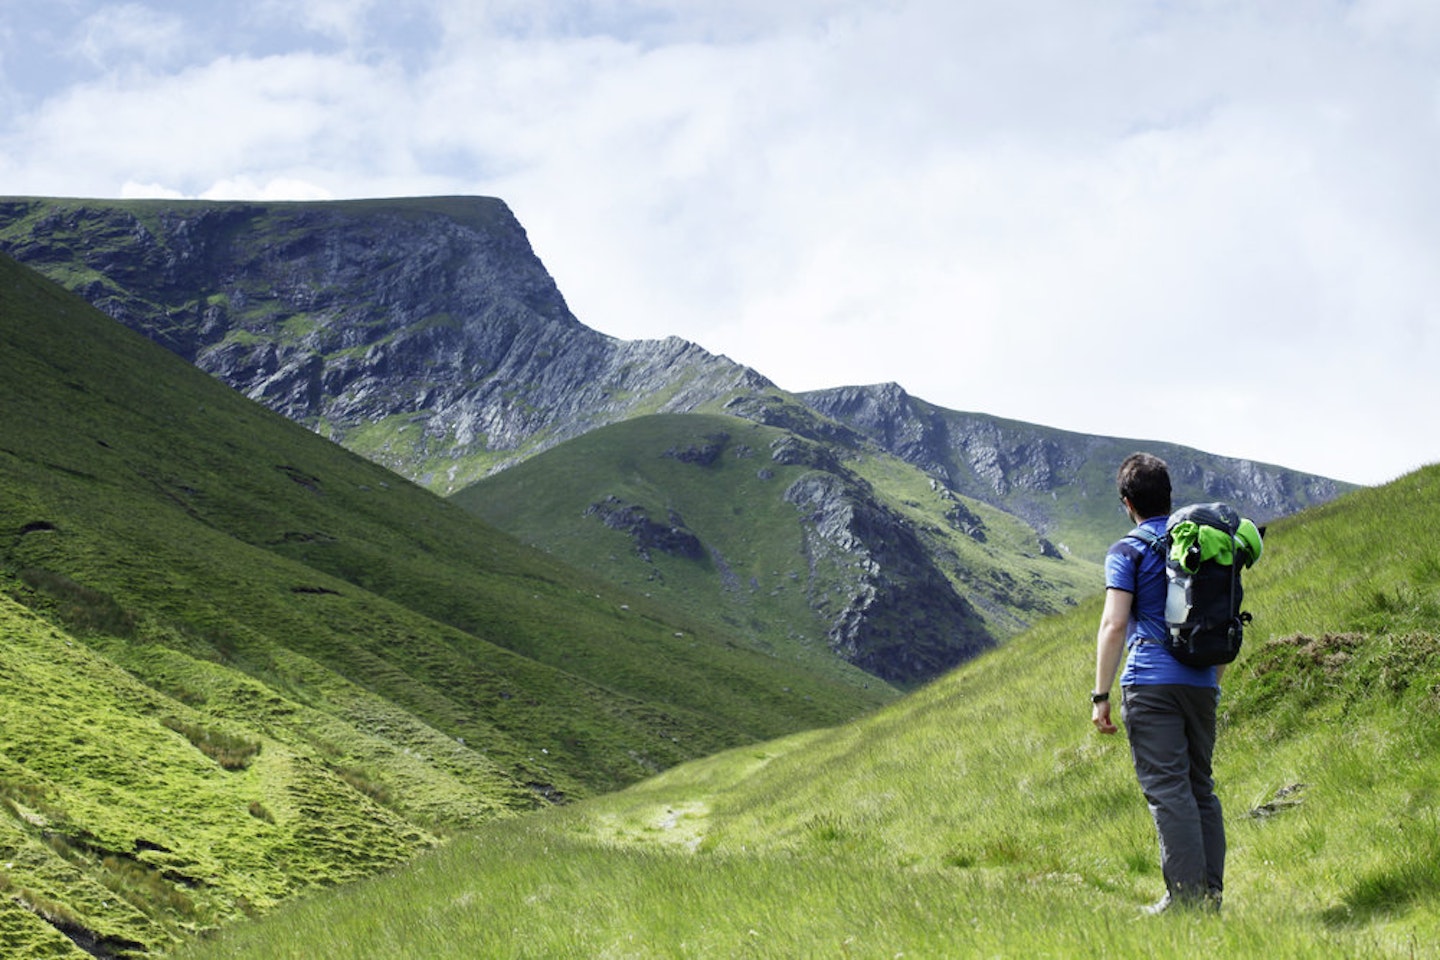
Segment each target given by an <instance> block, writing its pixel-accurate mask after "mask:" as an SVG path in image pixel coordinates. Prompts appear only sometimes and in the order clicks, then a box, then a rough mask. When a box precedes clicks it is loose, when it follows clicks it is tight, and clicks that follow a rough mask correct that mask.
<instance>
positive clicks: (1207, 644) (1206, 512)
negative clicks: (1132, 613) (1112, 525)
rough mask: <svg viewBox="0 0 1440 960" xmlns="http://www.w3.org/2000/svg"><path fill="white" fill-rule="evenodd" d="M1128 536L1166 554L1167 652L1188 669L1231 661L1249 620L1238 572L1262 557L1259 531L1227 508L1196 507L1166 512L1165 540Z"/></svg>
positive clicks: (1143, 533)
mask: <svg viewBox="0 0 1440 960" xmlns="http://www.w3.org/2000/svg"><path fill="white" fill-rule="evenodd" d="M1132 535H1133V536H1135V537H1137V538H1138V539H1140V540H1141V541H1142V542H1144V543H1147V544H1149V545H1150V546H1151V547H1155V548H1158V549H1160V550H1161V551H1162V552H1163V553H1164V556H1165V581H1166V584H1165V627H1166V629H1165V639H1164V641H1163V643H1164V645H1165V649H1166V650H1168V651H1169V652H1170V655H1171V656H1173V657H1174V658H1175V659H1176V660H1179V661H1180V662H1181V663H1184V664H1187V665H1189V666H1192V667H1210V666H1215V665H1217V664H1222V663H1230V662H1232V661H1233V660H1234V659H1235V658H1236V657H1237V656H1239V654H1240V644H1241V643H1242V642H1243V641H1244V638H1245V624H1247V623H1249V622H1250V619H1251V618H1250V614H1248V613H1246V612H1244V611H1242V610H1241V609H1240V605H1241V603H1243V602H1244V599H1245V590H1244V587H1243V586H1242V585H1241V582H1240V571H1241V570H1242V569H1243V568H1246V567H1249V566H1251V565H1252V564H1254V563H1255V561H1256V560H1258V559H1260V551H1261V549H1262V548H1263V542H1262V539H1261V535H1262V531H1261V530H1260V529H1259V528H1257V527H1256V526H1255V524H1253V523H1251V522H1250V521H1249V520H1246V519H1244V518H1242V517H1241V516H1240V514H1238V513H1236V512H1235V509H1234V508H1233V507H1231V506H1230V505H1229V504H1225V503H1197V504H1191V505H1190V506H1188V507H1183V508H1182V509H1180V510H1177V511H1175V512H1174V513H1172V514H1170V518H1169V520H1168V521H1166V523H1165V536H1164V537H1163V538H1160V537H1156V536H1155V535H1154V534H1151V533H1149V532H1148V531H1144V530H1140V529H1139V528H1137V529H1136V530H1135V531H1134V532H1133V534H1132Z"/></svg>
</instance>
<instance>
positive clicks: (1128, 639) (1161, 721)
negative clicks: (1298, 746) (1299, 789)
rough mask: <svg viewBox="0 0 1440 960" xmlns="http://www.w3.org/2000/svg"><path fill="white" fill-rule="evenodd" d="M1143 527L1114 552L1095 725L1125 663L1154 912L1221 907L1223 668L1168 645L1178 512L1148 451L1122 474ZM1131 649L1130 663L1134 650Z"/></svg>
mask: <svg viewBox="0 0 1440 960" xmlns="http://www.w3.org/2000/svg"><path fill="white" fill-rule="evenodd" d="M1116 482H1117V484H1118V486H1119V488H1120V499H1121V502H1122V503H1124V505H1125V510H1126V512H1127V513H1128V514H1129V516H1130V519H1131V521H1132V522H1134V523H1135V524H1136V528H1135V530H1133V531H1131V532H1130V533H1129V534H1127V535H1126V536H1124V537H1123V538H1121V539H1120V540H1119V541H1117V542H1116V543H1115V544H1114V545H1113V546H1112V547H1111V548H1110V551H1109V553H1107V554H1106V556H1105V609H1104V612H1103V613H1102V614H1101V615H1100V629H1099V631H1098V633H1097V635H1096V642H1095V646H1096V653H1095V688H1094V692H1093V693H1092V694H1091V697H1090V699H1091V702H1092V703H1093V704H1094V709H1093V711H1092V715H1091V720H1092V722H1093V723H1094V724H1095V727H1096V728H1097V729H1098V730H1099V731H1100V732H1101V733H1103V734H1113V733H1115V732H1116V731H1117V730H1118V729H1119V727H1117V726H1116V724H1115V722H1114V720H1113V719H1112V718H1111V711H1110V688H1111V686H1112V685H1113V684H1114V682H1115V674H1116V672H1117V671H1118V670H1119V667H1120V662H1121V660H1122V659H1125V672H1124V674H1123V675H1122V676H1121V677H1120V690H1121V694H1122V698H1123V709H1124V713H1123V717H1124V720H1125V727H1126V735H1127V736H1128V737H1129V740H1130V755H1131V758H1132V759H1133V760H1134V763H1135V775H1136V777H1137V778H1138V779H1139V781H1140V789H1141V790H1142V792H1143V793H1144V794H1145V801H1146V803H1148V804H1149V806H1150V814H1151V816H1152V817H1153V818H1154V820H1155V829H1156V832H1157V833H1158V834H1159V839H1160V866H1161V871H1162V873H1163V874H1164V876H1165V891H1166V892H1165V896H1164V897H1163V898H1162V899H1161V900H1160V901H1159V902H1158V903H1156V904H1154V905H1153V906H1150V907H1147V908H1146V912H1148V913H1160V912H1162V911H1164V910H1167V909H1169V908H1171V907H1172V906H1203V907H1209V908H1212V909H1218V908H1219V906H1220V900H1221V895H1222V892H1223V890H1224V887H1225V823H1224V821H1223V819H1222V816H1221V810H1220V800H1219V799H1218V798H1217V797H1216V796H1215V792H1214V781H1213V779H1212V777H1211V771H1210V759H1211V756H1212V755H1213V754H1214V751H1215V711H1216V706H1217V704H1218V701H1219V697H1220V675H1221V674H1222V673H1223V672H1224V667H1190V666H1186V665H1185V664H1182V663H1180V662H1179V661H1178V660H1176V659H1175V658H1174V657H1172V656H1171V655H1170V654H1169V652H1168V651H1167V650H1166V649H1165V647H1164V645H1163V644H1162V643H1161V642H1160V641H1161V640H1162V639H1163V637H1164V636H1165V631H1166V626H1165V591H1166V581H1165V557H1164V553H1163V550H1162V549H1160V548H1159V547H1158V545H1156V542H1157V539H1158V538H1161V537H1163V536H1164V535H1165V521H1166V519H1167V518H1168V516H1169V514H1170V473H1169V470H1168V469H1167V467H1166V466H1165V462H1164V461H1163V460H1161V459H1159V458H1158V457H1153V456H1150V455H1149V454H1145V453H1136V454H1132V455H1131V456H1129V457H1126V458H1125V461H1124V463H1122V464H1121V465H1120V471H1119V473H1118V474H1117V476H1116ZM1127 652H1128V658H1127V657H1126V654H1127Z"/></svg>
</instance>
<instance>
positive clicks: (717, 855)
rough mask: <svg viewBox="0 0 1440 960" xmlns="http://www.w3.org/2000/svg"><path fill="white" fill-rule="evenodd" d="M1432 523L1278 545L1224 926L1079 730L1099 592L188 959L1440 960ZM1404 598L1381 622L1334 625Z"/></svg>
mask: <svg viewBox="0 0 1440 960" xmlns="http://www.w3.org/2000/svg"><path fill="white" fill-rule="evenodd" d="M1437 504H1440V468H1432V469H1430V470H1426V471H1422V472H1420V473H1419V474H1416V475H1413V476H1411V477H1407V478H1402V480H1400V481H1397V482H1396V483H1395V484H1392V485H1391V486H1389V487H1386V488H1383V489H1381V490H1378V491H1365V492H1362V493H1358V494H1352V495H1350V496H1347V497H1345V498H1343V499H1342V500H1341V501H1338V502H1337V503H1336V504H1334V505H1332V506H1330V507H1326V508H1323V509H1320V510H1315V511H1311V512H1310V513H1307V514H1304V515H1301V516H1299V517H1297V518H1295V519H1294V520H1291V521H1287V522H1286V523H1284V524H1277V525H1276V527H1275V528H1273V529H1272V530H1271V532H1270V537H1269V539H1268V540H1267V544H1266V555H1265V558H1264V559H1263V560H1262V562H1261V563H1260V565H1258V566H1257V567H1256V568H1255V569H1254V570H1253V571H1251V573H1250V575H1249V577H1248V578H1247V588H1248V593H1249V598H1250V606H1251V609H1252V610H1253V611H1254V612H1255V615H1256V621H1255V623H1254V624H1253V625H1252V627H1251V631H1250V633H1249V635H1248V638H1247V641H1246V649H1245V650H1244V652H1243V653H1242V655H1241V659H1240V660H1239V661H1238V662H1237V663H1236V664H1235V665H1234V666H1233V667H1231V668H1230V670H1229V671H1228V672H1227V675H1226V678H1225V689H1224V695H1223V699H1222V703H1221V707H1222V719H1221V724H1222V730H1221V740H1220V745H1219V749H1218V751H1217V754H1216V774H1217V784H1218V792H1219V795H1220V797H1221V799H1222V801H1223V802H1224V804H1225V807H1226V820H1227V828H1228V833H1229V848H1230V854H1229V859H1228V870H1227V885H1226V900H1225V909H1224V912H1223V913H1222V914H1221V915H1219V916H1209V915H1201V916H1187V915H1185V914H1171V915H1166V916H1163V917H1159V918H1142V917H1141V916H1140V915H1139V912H1138V909H1139V907H1140V906H1141V905H1143V904H1145V903H1148V902H1150V901H1152V900H1154V899H1155V898H1157V897H1158V896H1159V894H1160V892H1161V891H1162V889H1163V882H1162V880H1161V877H1160V876H1159V868H1158V853H1157V851H1156V841H1155V836H1154V829H1153V826H1152V825H1151V823H1150V819H1149V815H1148V813H1147V811H1146V808H1145V804H1144V801H1143V798H1142V797H1141V796H1140V792H1139V788H1138V786H1137V785H1136V783H1135V780H1134V773H1133V771H1132V770H1131V768H1130V761H1129V757H1128V754H1127V750H1126V745H1125V741H1124V738H1123V736H1122V737H1116V738H1107V737H1102V736H1100V735H1098V734H1097V733H1096V732H1095V731H1094V730H1093V728H1092V727H1091V725H1090V722H1089V715H1090V711H1089V703H1088V698H1087V695H1086V694H1087V691H1088V689H1089V685H1090V682H1091V678H1092V676H1093V658H1094V631H1095V625H1096V623H1097V621H1098V617H1099V612H1100V602H1099V600H1098V599H1090V600H1086V601H1084V602H1083V603H1082V604H1081V605H1080V606H1079V607H1078V608H1077V609H1076V610H1074V611H1072V612H1070V613H1066V614H1063V615H1060V616H1056V617H1052V618H1048V619H1046V620H1045V621H1043V622H1042V623H1040V624H1039V625H1037V626H1036V627H1035V628H1033V629H1031V630H1030V631H1028V632H1026V633H1024V634H1022V635H1020V636H1018V637H1016V638H1015V639H1014V640H1012V641H1011V642H1009V643H1008V644H1006V645H1004V646H1003V647H1001V648H1000V649H998V650H996V651H994V652H992V653H989V654H986V655H984V656H982V657H980V658H979V659H977V660H976V661H974V662H972V663H970V664H967V665H965V666H963V667H961V668H959V669H957V670H956V671H954V672H953V673H951V674H950V675H948V676H947V677H945V678H943V679H941V680H939V681H937V682H935V683H933V684H931V685H929V686H927V687H925V688H923V689H922V690H920V691H918V692H916V693H914V694H911V695H910V696H908V697H906V698H905V699H904V700H901V701H900V702H898V703H896V704H894V705H892V706H890V707H887V708H885V709H884V710H882V711H880V712H877V713H875V714H873V715H870V716H868V717H866V718H864V719H862V720H859V721H856V722H854V723H851V724H847V725H844V726H840V727H835V728H832V729H828V730H820V731H812V732H808V733H803V734H797V735H795V736H791V737H788V738H785V739H782V740H776V741H771V742H768V743H765V744H758V745H753V746H747V747H742V748H737V749H734V750H730V751H727V752H724V753H721V754H717V755H715V756H712V757H709V758H706V759H703V760H699V761H695V762H692V763H687V764H685V765H682V766H680V767H677V768H675V769H674V770H670V771H667V772H666V773H664V774H662V775H660V776H658V777H655V778H652V779H651V780H648V781H645V782H643V783H640V784H637V785H635V786H633V787H630V788H628V789H626V790H625V791H622V792H619V793H616V794H612V795H609V796H605V797H599V798H595V799H593V800H590V801H587V802H585V803H584V804H580V805H577V806H575V807H572V808H569V809H567V810H563V811H552V812H547V813H545V814H543V815H537V816H532V817H527V818H525V819H523V820H521V821H516V822H514V823H509V824H505V825H503V827H501V826H495V827H485V828H483V829H482V830H481V831H480V832H479V833H478V834H477V835H476V836H475V837H474V838H473V839H466V840H465V841H463V842H462V843H460V844H457V845H455V846H453V847H450V848H447V849H445V850H441V851H437V852H436V853H435V854H433V855H427V856H426V857H425V858H424V859H423V860H422V861H421V862H419V863H418V864H417V866H416V868H415V869H414V870H411V871H406V872H404V873H403V874H401V875H398V876H396V877H394V878H386V879H382V880H378V881H373V882H367V883H365V884H362V885H358V886H356V887H353V888H349V889H347V890H345V891H343V892H341V894H340V895H339V896H338V897H336V898H334V899H331V900H327V901H314V902H310V903H307V904H302V905H296V906H294V907H292V908H290V909H287V910H286V911H285V912H284V915H283V917H276V918H272V920H271V921H270V922H267V923H263V924H259V925H253V926H252V925H246V926H244V927H237V928H234V929H233V930H231V931H229V932H228V933H227V934H226V935H224V936H222V937H221V938H220V939H219V940H218V941H217V942H216V943H214V944H212V945H205V946H201V945H195V946H194V947H192V948H190V949H189V950H188V951H187V952H186V953H185V954H184V955H185V956H193V957H211V956H226V957H250V956H255V957H259V956H300V955H302V953H303V951H304V950H306V949H312V948H314V947H316V946H317V945H319V944H321V943H327V944H329V943H335V942H340V943H345V944H348V945H351V946H347V947H345V948H344V949H345V950H349V951H351V952H349V953H342V955H344V956H356V957H358V956H363V955H365V954H366V953H367V952H372V953H373V952H377V951H378V952H382V953H383V952H385V951H386V950H393V949H401V950H402V952H406V953H407V955H411V956H417V957H431V956H433V957H440V956H444V955H446V954H447V953H449V952H463V951H464V950H466V949H470V948H471V947H472V945H475V944H478V945H481V946H480V947H478V948H476V949H478V950H479V952H481V953H493V954H498V955H515V956H542V955H556V956H600V955H606V954H623V955H627V956H640V957H675V956H679V957H684V956H694V957H706V956H831V955H834V956H859V957H875V958H881V957H895V956H897V955H904V956H969V955H982V956H991V955H999V956H1020V955H1024V956H1077V955H1084V954H1090V953H1098V954H1103V955H1117V956H1119V955H1137V956H1139V955H1143V956H1154V957H1192V956H1195V955H1196V954H1197V952H1199V953H1204V954H1206V955H1210V956H1223V957H1254V956H1285V957H1316V958H1319V957H1332V956H1347V957H1435V956H1440V949H1437V947H1436V944H1437V943H1440V856H1437V854H1440V656H1437V650H1440V638H1437V636H1436V633H1435V631H1434V630H1433V629H1431V630H1419V629H1413V624H1412V622H1411V620H1412V617H1413V611H1417V610H1421V611H1423V610H1424V609H1425V608H1426V604H1427V603H1429V602H1430V601H1431V600H1432V599H1433V598H1434V597H1435V596H1436V592H1437V590H1440V580H1437V578H1435V576H1434V573H1433V571H1435V570H1436V569H1437V566H1436V560H1437V559H1440V546H1437V545H1436V544H1435V543H1433V542H1432V541H1431V540H1430V539H1428V538H1427V537H1426V536H1425V535H1424V533H1423V531H1424V530H1426V529H1427V528H1428V526H1429V524H1427V523H1426V522H1425V521H1426V520H1427V519H1428V518H1429V517H1430V516H1433V515H1434V514H1435V512H1436V505H1437ZM1402 512H1403V513H1404V514H1405V516H1406V518H1407V521H1408V522H1407V523H1405V524H1397V523H1391V522H1388V520H1387V518H1393V517H1394V516H1396V515H1397V513H1402ZM1119 532H1123V530H1122V531H1119ZM1379 541H1383V542H1384V543H1385V544H1386V545H1387V547H1388V550H1387V552H1386V553H1384V554H1381V553H1365V552H1354V551H1352V550H1350V549H1349V548H1354V547H1356V546H1357V545H1359V544H1363V543H1369V542H1379ZM1342 545H1343V546H1344V547H1345V548H1346V549H1345V550H1343V551H1341V550H1340V549H1339V548H1340V547H1341V546H1342ZM1315 576H1320V577H1327V578H1329V581H1328V585H1329V586H1330V588H1331V589H1328V590H1327V589H1324V587H1325V586H1326V584H1325V583H1324V582H1322V583H1320V584H1316V583H1315V582H1314V581H1313V580H1312V577H1315ZM1401 588H1403V590H1404V591H1407V593H1406V596H1408V597H1410V598H1412V600H1411V602H1407V603H1405V604H1402V605H1400V606H1401V608H1400V609H1399V610H1398V611H1397V610H1394V609H1392V610H1390V612H1389V614H1388V616H1389V617H1390V619H1389V620H1388V621H1387V626H1388V629H1386V630H1385V631H1381V632H1367V631H1359V630H1354V629H1347V627H1348V626H1349V625H1352V624H1354V623H1356V622H1358V621H1366V620H1368V618H1372V617H1374V616H1375V605H1374V604H1373V603H1372V602H1371V600H1372V598H1373V597H1374V596H1375V595H1376V593H1377V591H1378V592H1383V593H1385V594H1387V595H1391V596H1393V595H1395V591H1397V590H1400V589H1401ZM1299 598H1304V600H1305V601H1306V602H1304V603H1300V602H1298V599H1299ZM392 900H399V901H402V902H403V906H402V907H401V908H400V910H401V914H402V917H403V919H397V920H396V921H395V922H394V923H388V922H387V923H381V924H375V923H373V922H371V921H370V919H369V918H372V917H374V916H375V915H376V913H377V910H378V905H379V904H381V903H390V902H391V901H392Z"/></svg>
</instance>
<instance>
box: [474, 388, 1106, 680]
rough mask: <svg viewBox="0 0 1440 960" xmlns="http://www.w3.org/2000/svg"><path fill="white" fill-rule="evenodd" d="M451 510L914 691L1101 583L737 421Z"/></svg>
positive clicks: (623, 441)
mask: <svg viewBox="0 0 1440 960" xmlns="http://www.w3.org/2000/svg"><path fill="white" fill-rule="evenodd" d="M802 412H803V411H802ZM770 419H781V418H777V417H773V416H772V417H771V418H770ZM791 425H792V426H796V427H798V428H800V429H804V430H805V432H806V433H807V434H809V435H811V436H815V435H817V433H818V431H817V429H816V428H815V427H814V426H813V425H811V426H806V425H804V424H797V423H794V422H792V423H791ZM856 439H857V440H858V438H856ZM451 499H452V500H453V501H454V502H456V503H458V504H460V505H461V506H464V507H466V508H467V509H471V510H474V511H475V512H477V513H479V514H480V515H481V516H482V517H484V518H485V519H487V520H489V521H490V522H492V523H494V524H495V525H496V526H499V527H500V528H502V529H504V530H508V531H510V532H512V533H515V534H516V535H517V536H519V537H521V538H522V539H523V540H525V541H527V542H533V543H535V544H536V545H539V546H543V547H544V548H545V549H547V550H550V551H552V552H554V553H555V554H557V555H559V556H563V557H565V558H566V559H567V560H569V561H570V562H572V563H575V564H577V565H579V566H582V567H583V568H585V569H589V570H593V571H594V572H596V573H597V574H599V575H600V576H603V577H605V578H607V579H609V580H611V581H612V582H615V583H619V584H622V585H626V586H632V587H636V588H643V589H644V590H645V591H646V593H647V594H648V595H653V596H656V597H663V598H665V599H667V600H668V601H670V602H672V603H674V604H675V605H677V606H680V607H683V608H684V609H686V610H687V611H689V612H690V613H691V614H692V615H694V616H696V617H697V618H703V619H706V620H708V621H710V622H712V623H716V624H717V625H720V626H723V627H725V628H727V629H730V630H732V631H734V632H735V633H737V634H739V635H743V636H746V637H747V638H749V639H750V641H751V643H752V644H754V645H755V646H756V647H757V648H760V649H764V650H767V651H772V652H774V653H776V654H777V655H779V656H782V657H784V658H786V659H790V658H793V659H796V660H798V661H803V662H807V663H811V662H813V663H816V664H817V668H820V669H823V665H824V663H825V662H827V660H828V661H830V662H834V661H833V657H838V658H839V659H840V660H842V661H843V662H846V663H849V664H853V665H854V666H856V667H859V668H860V669H862V670H865V671H867V672H868V673H870V674H873V675H875V676H877V677H880V678H882V679H884V680H887V681H890V682H892V683H898V684H901V685H913V684H915V683H917V682H921V681H925V680H930V679H933V678H934V677H936V676H938V675H940V674H941V673H943V672H944V671H945V670H948V669H949V668H951V667H954V666H955V665H956V664H958V663H960V662H962V661H963V660H966V659H969V658H970V657H973V656H974V655H976V654H977V653H979V652H980V651H982V650H984V649H986V648H988V647H990V646H993V645H994V644H995V643H996V642H997V641H998V640H1000V639H1001V638H1003V637H1005V636H1008V635H1009V634H1010V633H1012V632H1014V630H1015V629H1016V628H1017V626H1019V625H1023V624H1025V623H1029V622H1033V621H1034V620H1037V619H1039V618H1040V617H1041V616H1043V615H1045V614H1048V613H1053V612H1056V611H1057V610H1060V609H1063V608H1064V607H1065V606H1066V605H1069V604H1073V603H1074V602H1075V600H1076V599H1078V598H1079V597H1080V596H1083V595H1085V594H1089V593H1092V592H1094V589H1095V584H1096V583H1098V582H1099V578H1100V575H1099V568H1098V567H1097V566H1096V565H1094V564H1090V563H1085V562H1082V561H1077V560H1073V559H1067V558H1065V557H1063V556H1061V555H1059V554H1058V553H1057V552H1055V551H1053V550H1051V551H1049V552H1048V555H1047V551H1046V550H1045V545H1043V544H1042V543H1041V542H1040V541H1038V540H1037V539H1036V537H1035V535H1034V531H1033V530H1031V529H1029V528H1028V527H1026V526H1025V525H1024V524H1023V523H1021V522H1020V521H1018V520H1015V519H1014V518H1013V517H1010V516H1008V515H1007V514H1004V513H1001V512H999V511H997V510H994V509H992V508H989V507H985V506H984V505H980V504H974V503H970V504H967V503H966V502H964V501H963V500H962V499H961V498H957V497H954V496H953V495H951V494H950V493H949V491H947V490H945V489H944V488H941V487H939V486H937V485H936V484H934V483H933V482H931V481H930V480H929V478H927V477H925V476H924V475H922V474H921V473H920V472H919V471H918V470H916V469H915V468H914V467H911V466H909V465H907V464H904V463H901V462H900V461H897V460H895V459H894V458H892V457H890V456H889V455H887V454H884V453H883V452H881V451H878V450H876V449H874V448H872V447H870V446H869V445H866V444H864V443H859V442H856V443H843V442H838V441H835V440H832V441H831V442H828V443H827V442H824V441H823V440H820V441H816V440H812V439H807V438H806V437H803V436H801V435H799V434H797V433H795V432H793V431H791V430H787V429H782V428H779V427H770V426H763V425H760V424H757V423H754V422H749V421H747V420H742V419H736V418H734V417H727V416H713V415H711V416H707V415H699V414H668V415H656V416H651V417H644V418H639V419H636V420H631V421H628V422H626V423H622V424H616V425H612V426H609V427H605V428H602V429H599V430H596V431H594V432H593V433H590V434H587V435H586V436H583V437H580V438H577V439H574V440H570V441H567V442H566V443H564V444H561V445H559V446H557V447H555V448H554V449H552V450H549V451H546V452H545V453H542V454H540V455H538V456H536V457H534V458H532V459H530V460H528V461H526V462H525V463H523V464H520V465H517V466H514V467H511V468H510V469H507V470H505V471H504V472H502V473H500V474H497V475H496V476H493V477H490V478H488V479H486V480H484V481H481V482H480V483H477V484H475V485H473V486H471V487H468V488H466V489H465V490H462V491H460V492H459V493H456V494H455V495H454V496H453V497H452V498H451ZM832 655H833V657H832Z"/></svg>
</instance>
